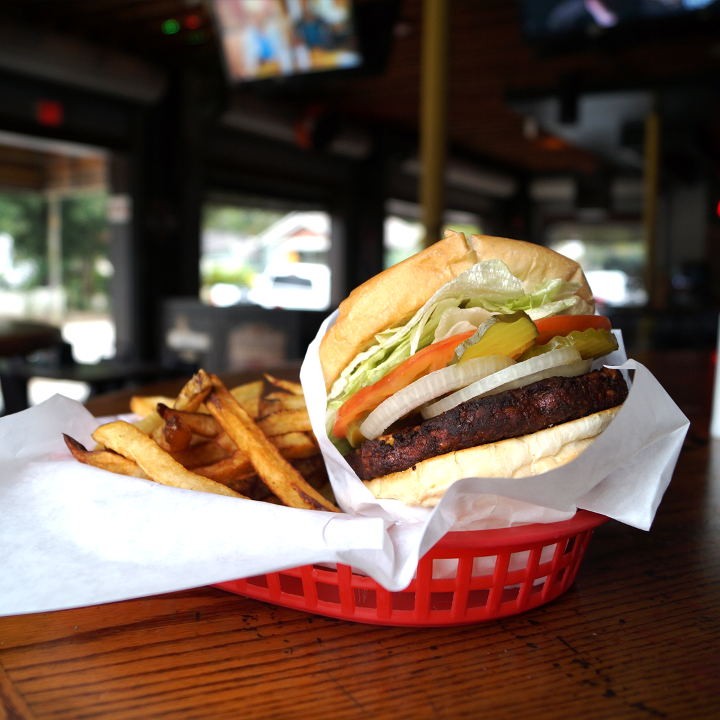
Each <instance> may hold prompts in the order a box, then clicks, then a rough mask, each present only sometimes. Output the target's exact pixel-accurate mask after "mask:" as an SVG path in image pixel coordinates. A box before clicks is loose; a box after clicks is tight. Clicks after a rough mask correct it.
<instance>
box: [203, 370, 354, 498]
mask: <svg viewBox="0 0 720 720" xmlns="http://www.w3.org/2000/svg"><path fill="white" fill-rule="evenodd" d="M212 384H213V392H212V393H211V394H210V395H209V396H208V398H207V400H206V405H207V408H208V410H209V411H210V413H211V414H212V415H213V417H215V419H216V420H217V421H218V422H219V423H220V425H222V427H223V430H225V432H226V433H227V434H228V435H229V436H230V437H231V438H232V440H233V441H234V442H235V444H236V445H237V446H238V448H239V449H240V450H241V451H242V452H243V453H245V454H246V455H247V456H248V457H249V458H250V462H251V463H252V465H253V467H254V468H255V471H256V472H257V474H258V475H259V476H260V477H261V478H262V480H263V482H265V484H266V485H267V486H268V487H269V488H270V490H271V491H272V492H273V494H274V495H275V496H277V497H278V498H279V499H280V500H281V501H282V502H283V503H284V504H285V505H288V506H290V507H296V508H304V509H307V510H329V511H330V512H340V511H339V510H338V508H336V507H335V506H334V505H333V504H332V503H330V502H329V501H328V500H326V499H325V498H324V497H323V496H322V495H321V494H320V493H319V492H318V491H317V490H315V489H314V488H313V487H311V486H310V485H308V483H307V482H306V481H305V479H304V478H303V477H302V475H300V473H299V472H298V471H297V470H296V469H295V468H294V467H292V465H290V464H289V463H288V462H287V460H285V459H284V458H283V457H282V455H280V451H279V450H278V449H277V448H276V447H275V446H274V445H273V444H272V443H271V442H270V441H269V440H268V438H267V437H265V435H264V434H263V433H262V431H261V430H260V428H259V427H258V426H257V425H256V424H255V422H254V421H253V419H252V418H251V417H250V416H249V415H248V414H247V412H245V410H243V408H242V407H241V406H240V404H239V403H238V402H237V401H236V400H235V398H233V396H232V395H231V394H230V393H229V392H228V391H227V389H226V388H225V386H224V385H223V384H222V382H221V381H220V380H219V379H218V378H217V377H216V376H214V375H213V376H212Z"/></svg>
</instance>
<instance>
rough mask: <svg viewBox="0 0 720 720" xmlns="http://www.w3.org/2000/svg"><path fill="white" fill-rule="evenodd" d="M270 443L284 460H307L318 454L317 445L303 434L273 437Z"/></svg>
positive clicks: (294, 433)
mask: <svg viewBox="0 0 720 720" xmlns="http://www.w3.org/2000/svg"><path fill="white" fill-rule="evenodd" d="M270 442H271V443H272V444H273V445H274V446H275V447H276V448H277V449H278V450H279V451H280V454H281V455H282V456H283V457H284V458H285V459H286V460H295V459H299V458H309V457H313V456H314V455H319V454H320V448H319V447H318V445H317V443H316V442H314V441H313V440H311V439H310V438H309V437H308V436H307V435H306V434H305V433H301V432H289V433H285V434H284V435H275V436H274V437H271V438H270Z"/></svg>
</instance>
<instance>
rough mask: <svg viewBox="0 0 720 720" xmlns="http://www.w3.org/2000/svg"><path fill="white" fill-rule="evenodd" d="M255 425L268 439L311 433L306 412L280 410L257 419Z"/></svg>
mask: <svg viewBox="0 0 720 720" xmlns="http://www.w3.org/2000/svg"><path fill="white" fill-rule="evenodd" d="M257 424H258V426H259V427H260V429H261V430H262V431H263V432H264V433H265V434H266V435H267V436H268V437H272V436H273V435H284V434H285V433H289V432H312V425H311V424H310V416H309V415H308V411H307V410H280V412H276V413H273V414H272V415H267V416H266V417H263V418H259V419H258V421H257Z"/></svg>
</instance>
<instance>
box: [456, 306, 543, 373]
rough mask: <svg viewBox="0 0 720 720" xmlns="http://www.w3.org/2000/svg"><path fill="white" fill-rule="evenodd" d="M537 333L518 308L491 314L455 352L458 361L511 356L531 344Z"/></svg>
mask: <svg viewBox="0 0 720 720" xmlns="http://www.w3.org/2000/svg"><path fill="white" fill-rule="evenodd" d="M537 334H538V331H537V328H536V327H535V323H533V321H532V320H531V319H530V318H529V317H528V316H527V315H526V314H525V313H524V312H523V311H522V310H519V311H518V312H515V313H512V314H509V315H492V316H491V317H489V318H488V319H487V320H486V321H485V322H484V323H483V324H482V325H481V326H480V327H479V328H478V329H477V332H476V333H475V334H474V335H473V336H472V337H471V338H469V339H468V340H466V341H465V342H464V343H463V344H462V345H461V346H460V347H459V348H458V350H456V351H455V352H456V354H459V355H460V362H461V363H464V362H467V361H468V360H472V359H473V358H478V357H489V356H490V355H503V356H505V357H510V358H513V359H515V358H517V357H518V356H519V355H522V353H523V352H524V351H525V350H527V349H528V348H530V347H531V346H532V345H533V344H534V343H535V338H536V337H537ZM458 351H460V352H458Z"/></svg>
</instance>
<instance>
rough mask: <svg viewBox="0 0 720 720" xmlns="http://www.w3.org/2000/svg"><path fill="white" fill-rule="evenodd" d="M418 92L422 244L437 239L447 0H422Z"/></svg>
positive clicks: (443, 135) (442, 172) (443, 141)
mask: <svg viewBox="0 0 720 720" xmlns="http://www.w3.org/2000/svg"><path fill="white" fill-rule="evenodd" d="M422 25H423V27H422V77H421V93H420V163H421V175H420V203H421V205H422V220H423V225H424V226H425V241H424V245H425V247H429V246H430V245H432V244H433V243H435V242H437V241H438V240H439V239H440V233H441V231H442V227H441V226H442V215H443V209H444V175H445V155H446V144H447V143H446V135H447V122H446V119H447V112H446V104H447V35H448V0H424V3H423V21H422Z"/></svg>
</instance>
